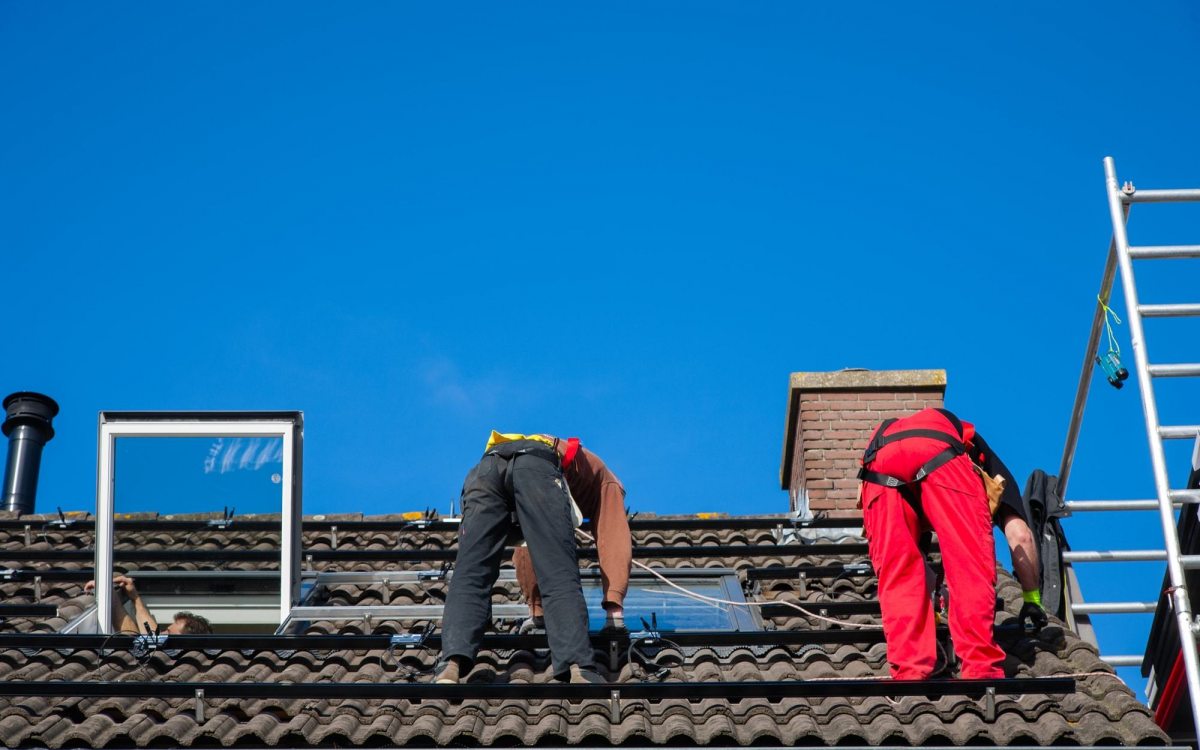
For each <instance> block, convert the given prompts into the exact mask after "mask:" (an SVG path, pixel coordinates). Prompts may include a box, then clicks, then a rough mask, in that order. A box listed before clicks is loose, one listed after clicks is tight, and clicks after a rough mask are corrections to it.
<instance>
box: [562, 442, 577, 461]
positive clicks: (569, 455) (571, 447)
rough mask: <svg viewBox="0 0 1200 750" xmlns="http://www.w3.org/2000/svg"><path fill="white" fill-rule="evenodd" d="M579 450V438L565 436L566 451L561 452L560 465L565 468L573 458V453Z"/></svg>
mask: <svg viewBox="0 0 1200 750" xmlns="http://www.w3.org/2000/svg"><path fill="white" fill-rule="evenodd" d="M578 452H579V438H577V437H576V438H567V452H566V453H564V454H563V460H562V467H563V468H564V469H565V468H567V467H568V466H570V465H571V462H572V461H574V460H575V454H576V453H578Z"/></svg>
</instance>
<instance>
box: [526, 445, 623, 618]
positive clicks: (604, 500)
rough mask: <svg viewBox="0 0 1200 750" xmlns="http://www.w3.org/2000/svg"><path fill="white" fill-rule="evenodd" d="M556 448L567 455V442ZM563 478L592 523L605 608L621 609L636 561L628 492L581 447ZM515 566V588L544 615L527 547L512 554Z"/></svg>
mask: <svg viewBox="0 0 1200 750" xmlns="http://www.w3.org/2000/svg"><path fill="white" fill-rule="evenodd" d="M556 448H557V450H558V453H559V455H560V456H561V455H563V454H564V453H565V452H566V449H567V441H566V440H559V441H558V442H557V445H556ZM563 477H564V478H565V479H566V480H567V486H568V487H570V488H571V496H572V497H573V498H575V503H576V504H577V505H578V506H579V511H580V512H581V513H583V517H584V518H586V519H588V522H587V523H586V524H584V526H583V528H584V530H585V531H587V532H588V533H589V534H591V535H592V536H594V537H595V538H596V547H597V549H598V552H599V556H600V579H601V585H602V586H603V589H604V603H605V604H614V605H616V606H621V605H622V604H623V603H624V601H625V592H626V591H628V589H629V566H630V565H631V564H632V561H633V540H632V539H631V538H630V534H629V520H628V518H627V517H626V515H625V488H624V487H623V486H622V485H621V480H619V479H617V475H616V474H613V473H612V471H610V470H609V468H608V466H606V465H605V464H604V462H603V461H601V460H600V457H599V456H597V455H596V454H595V453H592V452H591V451H589V450H588V449H587V448H584V447H583V446H580V448H579V452H578V453H577V454H576V455H575V460H574V461H572V462H571V464H570V465H569V466H567V468H566V469H565V470H563ZM513 564H514V565H515V566H516V568H517V582H518V583H519V584H520V586H521V593H522V594H523V595H524V596H525V601H526V602H528V603H529V607H530V609H531V610H533V612H534V614H539V615H540V614H541V611H542V595H541V592H540V591H539V590H538V587H537V576H536V575H535V574H534V572H533V560H532V559H531V558H530V557H529V548H528V547H518V548H517V551H516V552H515V553H514V554H513Z"/></svg>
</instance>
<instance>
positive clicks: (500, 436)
mask: <svg viewBox="0 0 1200 750" xmlns="http://www.w3.org/2000/svg"><path fill="white" fill-rule="evenodd" d="M514 440H536V441H538V442H539V443H545V444H546V445H548V446H550V447H551V448H553V447H554V438H552V437H550V436H549V435H522V434H520V433H517V432H496V431H495V430H492V436H491V437H490V438H488V443H487V447H486V448H484V449H483V452H484V453H487V452H488V451H490V450H491V449H492V448H495V447H496V446H497V445H500V444H501V443H511V442H512V441H514Z"/></svg>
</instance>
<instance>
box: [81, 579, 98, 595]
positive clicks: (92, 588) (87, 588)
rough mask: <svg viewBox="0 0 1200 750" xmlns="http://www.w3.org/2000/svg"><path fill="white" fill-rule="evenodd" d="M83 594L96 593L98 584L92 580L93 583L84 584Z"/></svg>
mask: <svg viewBox="0 0 1200 750" xmlns="http://www.w3.org/2000/svg"><path fill="white" fill-rule="evenodd" d="M83 593H85V594H94V593H96V582H95V581H94V580H92V581H88V582H87V583H85V584H83Z"/></svg>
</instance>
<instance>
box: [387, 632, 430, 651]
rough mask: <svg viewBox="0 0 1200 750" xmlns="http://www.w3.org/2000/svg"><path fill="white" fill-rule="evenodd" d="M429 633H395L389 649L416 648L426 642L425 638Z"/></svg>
mask: <svg viewBox="0 0 1200 750" xmlns="http://www.w3.org/2000/svg"><path fill="white" fill-rule="evenodd" d="M428 635H429V634H428V633H400V634H398V635H393V636H392V637H391V640H390V641H389V644H388V649H389V650H390V649H394V648H397V647H399V648H403V649H410V648H416V647H418V646H420V645H422V644H423V643H425V638H426V637H427V636H428Z"/></svg>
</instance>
